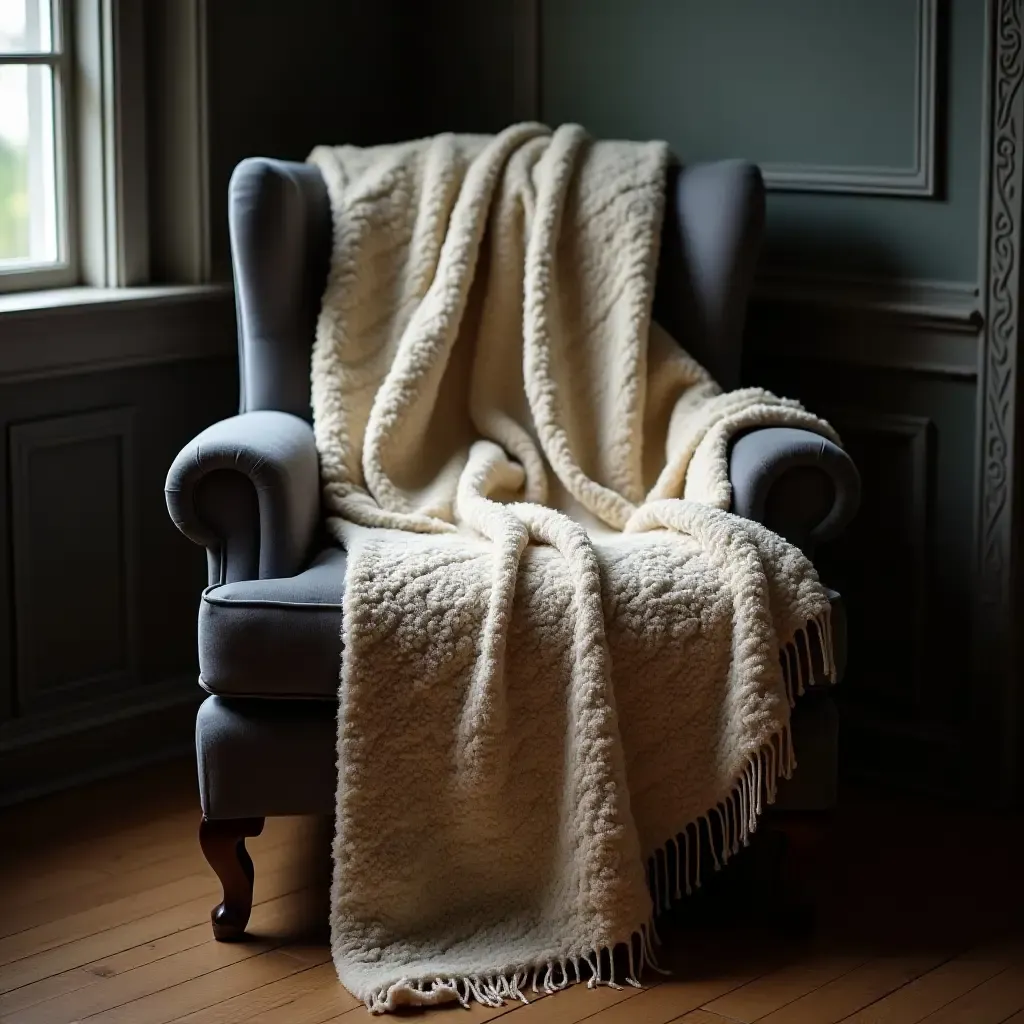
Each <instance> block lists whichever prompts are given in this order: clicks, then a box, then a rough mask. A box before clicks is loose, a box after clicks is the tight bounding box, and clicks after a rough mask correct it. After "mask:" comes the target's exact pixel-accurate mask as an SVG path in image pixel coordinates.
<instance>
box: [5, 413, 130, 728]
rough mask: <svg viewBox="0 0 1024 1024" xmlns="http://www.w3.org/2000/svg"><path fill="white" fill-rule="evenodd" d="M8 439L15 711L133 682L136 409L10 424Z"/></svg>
mask: <svg viewBox="0 0 1024 1024" xmlns="http://www.w3.org/2000/svg"><path fill="white" fill-rule="evenodd" d="M9 439H10V440H9V443H10V465H11V478H10V489H11V499H12V501H11V504H12V522H11V538H12V548H13V569H14V573H13V576H14V609H15V622H16V625H15V665H16V669H15V694H16V707H17V711H18V712H19V713H20V714H26V713H31V712H37V711H40V710H44V711H45V710H48V709H52V708H54V707H59V706H60V705H65V704H74V703H76V702H79V701H81V700H83V699H89V698H90V697H95V696H96V695H97V694H109V693H112V692H115V691H123V690H126V689H129V688H130V687H131V686H133V685H135V684H136V681H137V679H138V675H139V671H138V670H139V656H138V655H139V652H138V626H137V621H136V614H137V611H138V581H139V550H138V528H137V522H136V514H135V503H136V493H137V488H136V474H135V414H134V410H132V409H130V408H116V409H104V410H101V411H98V412H89V413H82V414H78V415H72V416H60V417H53V418H49V419H42V420H36V421H34V422H31V423H16V424H12V425H11V426H10V428H9ZM68 471H70V475H68ZM90 485H91V486H90Z"/></svg>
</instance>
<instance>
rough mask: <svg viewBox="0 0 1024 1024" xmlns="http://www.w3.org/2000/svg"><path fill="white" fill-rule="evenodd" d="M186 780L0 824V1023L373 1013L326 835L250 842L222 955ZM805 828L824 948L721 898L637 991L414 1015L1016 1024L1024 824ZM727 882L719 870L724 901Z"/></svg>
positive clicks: (887, 810) (804, 860) (689, 913)
mask: <svg viewBox="0 0 1024 1024" xmlns="http://www.w3.org/2000/svg"><path fill="white" fill-rule="evenodd" d="M193 771H194V769H193V767H192V765H190V764H182V765H173V766H170V767H166V766H165V767H164V768H161V769H159V770H151V771H147V772H144V773H137V774H135V775H134V776H133V777H131V778H130V779H127V780H119V781H116V782H107V783H101V784H96V785H93V786H91V787H88V788H86V789H82V790H79V791H77V792H74V793H70V794H62V795H60V796H57V797H52V798H47V799H45V800H40V801H37V802H35V803H33V804H28V805H24V806H22V807H18V808H14V809H11V810H7V811H0V837H2V840H3V841H2V843H0V1021H4V1022H18V1024H43V1022H47V1024H64V1022H70V1021H88V1022H89V1024H101V1022H103V1024H115V1022H116V1024H165V1022H170V1021H187V1022H189V1024H229V1022H233V1021H238V1022H245V1024H326V1022H328V1021H332V1022H333V1021H345V1022H348V1024H355V1022H356V1021H360V1020H363V1019H368V1016H369V1015H368V1014H367V1013H366V1011H365V1010H364V1009H363V1008H362V1006H361V1005H360V1004H358V1003H357V1001H356V1000H355V999H353V998H352V997H351V996H350V995H349V994H348V993H347V992H346V991H345V990H344V989H343V988H341V986H340V985H339V984H338V982H337V980H336V978H335V976H334V973H333V968H332V966H331V964H330V959H329V953H328V947H327V941H326V938H327V937H326V933H325V924H324V922H325V917H326V902H327V888H326V878H327V872H328V870H329V862H328V856H329V854H328V850H329V845H328V844H329V832H328V830H327V826H326V824H325V823H319V822H315V821H307V820H303V819H275V820H271V821H268V823H267V828H266V830H265V832H264V834H263V835H262V836H261V837H259V838H258V839H256V840H253V841H252V842H251V844H250V848H251V850H252V854H253V859H254V861H255V863H256V906H255V908H254V911H253V917H252V922H251V927H250V931H251V933H252V935H253V940H252V941H251V942H248V943H244V944H235V945H223V944H219V943H215V942H213V941H212V939H211V935H210V926H209V922H208V919H207V915H208V913H209V909H210V906H211V904H213V903H214V902H216V899H217V896H218V886H217V882H216V879H215V878H214V876H213V874H212V873H211V872H210V871H209V869H208V868H207V866H206V864H205V862H204V860H203V859H202V856H201V854H200V852H199V847H198V843H197V841H196V837H195V836H196V825H197V821H198V807H197V798H196V795H195V783H194V778H193ZM808 835H810V833H808V832H806V830H804V831H803V832H801V830H800V829H799V828H798V829H797V831H796V833H795V835H794V838H795V843H794V855H793V857H792V858H791V861H790V865H791V867H792V868H793V869H794V870H795V871H796V872H797V873H798V874H799V875H800V876H801V877H802V878H805V879H806V880H807V881H808V882H809V884H810V885H811V887H812V888H813V889H814V891H815V893H816V895H817V905H818V908H819V915H818V916H819V925H818V928H817V929H816V931H815V932H814V934H813V935H812V936H811V937H810V938H807V937H805V938H802V939H801V938H787V937H786V934H785V933H784V932H783V931H781V930H779V929H778V928H776V927H774V926H772V925H766V924H765V923H764V922H763V921H761V922H758V921H756V920H753V921H752V920H749V919H747V920H745V919H742V918H740V919H737V918H736V917H735V916H734V915H730V914H728V913H727V909H728V908H727V907H726V906H725V905H724V904H722V905H718V904H716V899H717V898H718V897H716V896H715V895H714V894H712V895H710V896H706V897H704V899H703V902H695V903H692V904H689V905H688V906H687V907H685V908H684V909H683V911H681V912H676V913H675V914H674V915H673V916H672V917H671V918H670V919H669V920H668V921H667V922H666V923H665V924H664V926H663V928H662V933H663V934H662V937H663V940H664V942H665V946H664V949H663V955H662V959H663V961H664V962H665V963H666V965H667V966H669V967H671V968H672V971H673V974H672V976H671V977H665V978H662V977H660V976H658V975H650V976H649V977H648V978H647V979H646V980H647V981H648V987H646V988H644V989H643V990H640V991H638V990H636V989H632V988H627V989H624V990H622V991H615V990H613V989H610V988H601V989H597V990H595V991H588V990H587V989H586V988H585V987H582V986H576V987H574V988H572V989H569V990H567V991H565V992H562V993H559V994H557V995H554V996H547V997H543V998H536V997H535V1001H534V1002H532V1004H531V1005H530V1006H523V1005H522V1004H519V1003H516V1004H513V1005H509V1006H507V1007H505V1008H503V1009H500V1010H498V1009H487V1008H484V1007H479V1006H477V1007H474V1008H473V1009H470V1010H462V1009H460V1008H457V1007H455V1008H451V1009H440V1010H431V1011H428V1012H427V1013H426V1014H421V1015H420V1016H424V1017H425V1018H426V1019H427V1020H430V1021H433V1020H438V1021H464V1022H467V1024H469V1022H473V1021H484V1020H491V1019H493V1018H495V1017H499V1016H502V1015H504V1014H507V1013H516V1014H518V1015H519V1016H518V1017H517V1018H516V1022H518V1024H571V1022H574V1021H581V1020H587V1021H588V1022H590V1024H662V1022H668V1021H678V1022H680V1024H682V1022H685V1024H728V1022H731V1021H744V1022H751V1021H764V1022H770V1024H783V1022H792V1024H799V1022H803V1024H828V1022H834V1021H846V1022H849V1024H854V1022H856V1024H911V1022H915V1021H928V1022H929V1024H997V1022H1002V1021H1006V1022H1011V1021H1012V1022H1014V1024H1024V927H1022V911H1024V898H1022V894H1024V827H1022V825H1021V822H1020V820H1019V819H1016V818H997V817H994V816H987V817H985V816H977V815H973V816H972V815H971V814H967V813H954V812H948V811H940V810H936V809H932V810H928V809H925V808H917V809H912V810H908V809H906V808H905V807H903V806H901V805H899V804H897V803H892V804H883V803H880V802H878V801H873V800H865V799H864V798H863V797H861V798H860V799H851V800H848V801H847V802H846V803H845V805H844V808H843V810H842V812H841V813H839V814H837V815H836V817H835V818H834V820H833V822H832V825H831V827H830V829H829V831H828V836H827V841H826V843H825V844H824V845H822V844H820V843H819V844H817V845H813V844H810V843H808V842H807V841H806V839H807V836H808ZM727 879H728V875H727V872H723V873H722V875H720V876H718V878H717V883H718V885H719V887H720V888H722V887H724V886H725V885H726V882H727ZM723 917H725V918H727V919H726V920H723ZM516 1022H513V1024H516Z"/></svg>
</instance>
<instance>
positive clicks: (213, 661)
mask: <svg viewBox="0 0 1024 1024" xmlns="http://www.w3.org/2000/svg"><path fill="white" fill-rule="evenodd" d="M669 186H670V187H669V203H668V210H667V212H666V217H665V228H664V238H663V253H662V259H661V264H660V269H659V280H658V286H657V297H656V302H655V315H656V317H658V319H659V321H660V322H661V323H662V324H663V325H664V326H665V327H666V328H667V329H669V330H670V331H671V332H672V333H673V334H674V336H675V337H678V338H680V339H683V340H684V341H685V344H686V346H687V349H688V351H689V352H690V353H691V354H692V355H693V356H694V357H695V358H697V359H698V360H700V361H701V362H702V363H703V364H704V365H705V366H707V367H708V369H709V370H711V372H712V373H713V374H714V375H715V377H716V378H717V379H718V380H719V381H720V382H721V383H722V384H723V385H724V386H725V387H734V386H736V385H737V384H738V381H739V366H740V355H741V344H742V333H743V319H744V310H745V304H746V299H747V293H748V290H749V286H750V282H751V278H752V276H753V271H754V264H755V260H756V253H757V247H758V242H759V238H760V235H761V228H762V223H763V217H764V189H763V185H762V181H761V176H760V174H759V172H758V170H757V169H756V168H755V167H753V166H751V165H749V164H744V163H739V162H727V163H716V164H708V165H697V166H693V167H688V168H679V169H676V170H675V171H674V172H673V175H672V178H671V180H670V183H669ZM230 228H231V243H232V252H233V257H234V272H235V294H236V297H237V312H238V325H239V366H240V377H241V410H242V411H241V413H240V414H239V415H238V416H234V417H232V418H230V419H227V420H224V421H222V422H220V423H216V424H214V425H213V426H211V427H209V428H208V429H206V430H204V431H203V432H202V433H201V434H200V435H199V436H198V437H197V438H195V439H194V440H193V441H192V442H191V443H190V444H188V445H187V446H186V447H185V448H184V449H183V450H182V452H181V453H180V454H179V456H178V457H177V458H176V459H175V461H174V463H173V465H172V466H171V468H170V472H169V473H168V477H167V486H166V498H167V507H168V510H169V512H170V515H171V518H172V519H173V520H174V523H175V525H176V526H177V527H178V528H179V529H180V530H181V531H182V533H184V534H185V536H187V537H188V538H189V539H190V540H192V541H194V542H195V543H197V544H200V545H202V546H203V547H205V548H206V550H207V556H208V566H209V585H208V587H207V588H206V590H205V591H204V592H203V595H202V600H201V603H200V611H199V666H200V678H199V682H200V685H201V686H202V687H203V688H204V689H205V690H206V691H207V692H208V693H209V694H210V696H208V697H207V698H206V700H205V702H204V703H203V704H202V706H201V707H200V709H199V714H198V721H197V724H196V748H197V757H198V768H199V788H200V796H201V802H202V810H203V819H202V823H201V826H200V841H201V843H202V848H203V851H204V853H205V854H206V857H207V859H208V860H209V862H210V864H211V866H212V867H213V868H214V870H215V871H216V872H217V874H218V875H219V877H220V879H221V882H222V884H223V888H224V899H223V901H222V902H221V903H220V904H219V905H218V906H217V907H215V908H214V910H213V913H212V919H213V929H214V934H215V936H216V937H217V938H218V939H234V938H238V937H239V936H241V935H242V934H243V933H244V930H245V926H246V923H247V921H248V918H249V912H250V909H251V905H252V884H253V865H252V861H251V860H250V859H249V856H248V854H247V853H246V850H245V838H246V837H247V836H252V835H258V834H259V832H260V830H261V829H262V827H263V820H264V818H265V817H266V816H267V815H287V814H330V813H332V811H333V808H334V789H335V717H336V694H337V686H338V675H339V663H338V656H339V651H338V644H339V637H340V633H341V614H342V611H341V607H342V605H341V602H342V595H343V591H344V586H345V552H344V551H342V550H340V549H339V548H337V547H333V546H331V545H330V544H328V543H327V540H326V537H325V535H324V534H323V533H322V532H321V526H320V496H319V479H318V466H317V454H316V448H315V445H314V441H313V431H312V427H311V426H310V422H309V420H310V410H309V401H310V394H309V358H310V348H311V344H312V340H313V337H314V332H315V325H316V319H317V314H318V311H319V305H320V296H321V293H322V291H323V287H324V282H325V279H326V274H327V269H328V262H329V256H330V248H331V217H330V209H329V203H328V198H327V193H326V189H325V186H324V184H323V181H322V179H321V177H320V173H319V171H318V170H317V169H316V168H315V167H312V166H307V165H304V164H296V163H285V162H281V161H276V160H267V159H250V160H245V161H243V162H242V163H241V164H240V165H239V166H238V168H237V169H236V170H235V173H234V175H233V177H232V180H231V186H230ZM731 476H732V483H733V489H734V494H733V510H734V511H735V512H737V513H738V514H740V515H744V516H749V517H751V518H755V519H758V520H760V521H762V522H764V523H765V524H766V525H768V526H769V527H771V528H772V529H774V530H775V531H776V532H778V533H780V534H782V535H783V536H785V537H786V538H788V539H789V540H791V541H793V542H794V543H796V544H798V545H800V546H801V547H802V548H803V549H804V550H805V551H806V552H807V553H808V554H812V553H813V548H814V546H815V545H816V544H818V543H821V542H823V541H826V540H828V539H829V538H831V537H834V536H835V535H836V534H838V533H839V532H840V531H841V530H842V529H843V528H844V526H845V525H846V523H847V522H848V521H849V519H850V518H851V517H852V515H853V514H854V512H855V510H856V506H857V502H858V496H859V480H858V476H857V472H856V469H855V468H854V466H853V464H852V462H851V461H850V459H849V458H848V456H847V455H846V454H845V453H844V452H843V451H841V450H840V449H839V448H837V447H836V446H835V445H833V444H831V443H830V442H829V441H827V440H825V439H824V438H821V437H819V436H817V435H814V434H809V433H807V432H805V431H800V430H792V429H783V428H770V429H760V430H755V431H751V432H749V433H747V434H746V435H744V436H742V437H740V438H739V439H738V440H737V441H736V442H735V443H734V445H733V447H732V452H731ZM833 610H834V621H835V624H836V630H835V632H836V639H837V648H838V649H837V654H838V661H839V665H840V670H841V666H842V654H843V649H844V634H843V628H842V622H843V620H842V606H841V603H840V601H839V595H834V597H833ZM794 735H795V743H796V748H797V751H798V753H799V755H800V770H799V772H798V773H797V774H796V776H795V777H794V779H793V780H792V781H791V782H790V783H789V784H788V786H786V787H784V788H783V791H782V792H781V793H780V801H781V802H782V803H784V804H785V805H786V806H788V807H791V808H798V809H816V808H823V807H827V806H829V805H830V804H831V803H832V802H833V800H834V796H835V778H836V750H837V723H836V715H835V710H834V708H833V705H832V702H831V699H830V697H829V696H828V695H827V693H824V692H822V693H821V694H820V695H814V696H809V697H808V698H806V699H805V700H804V701H802V702H801V704H800V706H799V708H798V710H797V713H796V715H795V719H794Z"/></svg>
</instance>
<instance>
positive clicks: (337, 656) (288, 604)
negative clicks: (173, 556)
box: [199, 548, 846, 700]
mask: <svg viewBox="0 0 1024 1024" xmlns="http://www.w3.org/2000/svg"><path fill="white" fill-rule="evenodd" d="M345 569H346V555H345V552H344V551H342V550H341V549H340V548H327V549H326V550H324V551H321V552H320V553H319V554H318V555H317V556H316V558H314V559H313V561H312V563H311V564H310V567H309V568H308V569H307V570H306V571H305V572H301V573H299V574H298V575H297V576H289V577H286V578H284V579H267V580H243V581H240V582H238V583H226V584H222V585H220V586H215V587H210V588H209V589H207V590H206V591H205V592H204V594H203V600H202V604H201V606H200V609H199V673H200V676H199V681H200V683H201V684H202V686H203V687H204V688H205V689H206V690H208V691H209V692H210V693H213V694H218V695H220V696H222V697H279V698H295V697H299V698H310V699H315V700H337V697H338V682H339V676H340V672H341V600H342V595H343V593H344V590H345ZM829 596H830V598H831V601H832V629H833V634H834V640H835V647H836V663H837V666H838V669H839V674H840V676H841V675H842V672H843V667H844V664H845V653H846V617H845V615H844V613H843V605H842V601H841V599H840V597H839V595H838V594H836V593H835V592H833V591H829ZM815 660H816V662H817V663H818V664H820V659H817V658H816V659H815Z"/></svg>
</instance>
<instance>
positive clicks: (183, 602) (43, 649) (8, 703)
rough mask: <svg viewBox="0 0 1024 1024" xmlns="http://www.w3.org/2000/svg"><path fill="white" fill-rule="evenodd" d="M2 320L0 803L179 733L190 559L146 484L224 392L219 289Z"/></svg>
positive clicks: (227, 300) (188, 687) (187, 727)
mask: <svg viewBox="0 0 1024 1024" xmlns="http://www.w3.org/2000/svg"><path fill="white" fill-rule="evenodd" d="M2 316H3V321H2V332H3V344H2V346H0V430H2V431H3V437H4V446H5V458H4V459H3V460H0V493H3V494H5V495H6V496H7V500H6V501H5V502H4V503H3V504H2V506H0V538H2V541H3V542H2V543H0V649H2V650H4V651H5V652H6V653H7V656H6V657H4V658H3V659H2V660H0V803H3V802H9V801H11V800H13V799H17V798H20V797H24V796H27V795H29V794H32V793H35V792H41V791H45V790H47V789H52V788H54V787H57V786H61V785H65V784H68V783H70V782H76V781H80V780H81V779H83V778H87V777H89V776H91V775H97V774H104V773H108V772H110V771H112V770H115V769H117V768H119V767H120V768H126V767H130V766H131V765H133V764H137V763H140V762H142V761H146V760H152V759H156V758H160V757H164V756H167V755H168V754H171V753H175V752H182V751H184V750H187V749H188V747H189V745H190V744H191V741H192V733H193V727H194V726H193V722H194V714H195V707H196V705H197V703H198V700H199V697H200V695H201V691H200V690H199V687H198V686H197V684H196V672H197V670H196V667H195V665H196V653H195V614H196V607H197V602H198V597H199V593H200V591H201V589H202V587H203V585H204V582H205V558H204V555H203V552H202V551H200V550H198V549H196V548H193V546H192V545H190V544H188V543H187V542H186V541H185V540H184V539H183V538H182V537H181V536H180V534H179V533H178V532H177V530H175V528H174V526H173V524H172V523H171V522H170V520H169V519H168V517H167V512H166V509H165V507H164V501H163V479H164V475H165V473H166V471H167V467H168V466H169V464H170V462H171V460H172V459H173V458H174V456H175V455H176V454H177V451H178V449H179V448H180V447H181V445H183V444H184V443H185V442H186V441H187V440H188V439H189V438H190V437H191V436H193V435H194V434H195V433H196V432H198V431H199V430H201V429H202V428H203V427H204V426H206V425H207V424H208V423H210V422H212V421H213V420H215V419H219V418H220V417H222V416H226V415H231V414H232V413H233V412H234V411H235V403H236V395H237V382H236V371H235V358H234V350H235V327H234V308H233V300H232V297H231V294H230V291H229V290H227V289H211V290H209V291H207V292H200V293H199V294H187V293H183V294H182V295H181V296H179V297H173V296H171V297H168V298H164V299H163V300H160V301H155V300H153V301H144V300H143V301H139V300H136V301H134V302H133V301H131V300H127V301H125V300H119V301H111V302H108V303H96V304H93V305H91V306H76V307H74V309H73V310H72V309H62V310H57V311H54V310H48V311H45V312H43V311H33V312H25V313H11V312H5V313H3V314H2ZM84 367H90V368H91V369H90V370H88V371H87V370H86V369H84Z"/></svg>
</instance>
